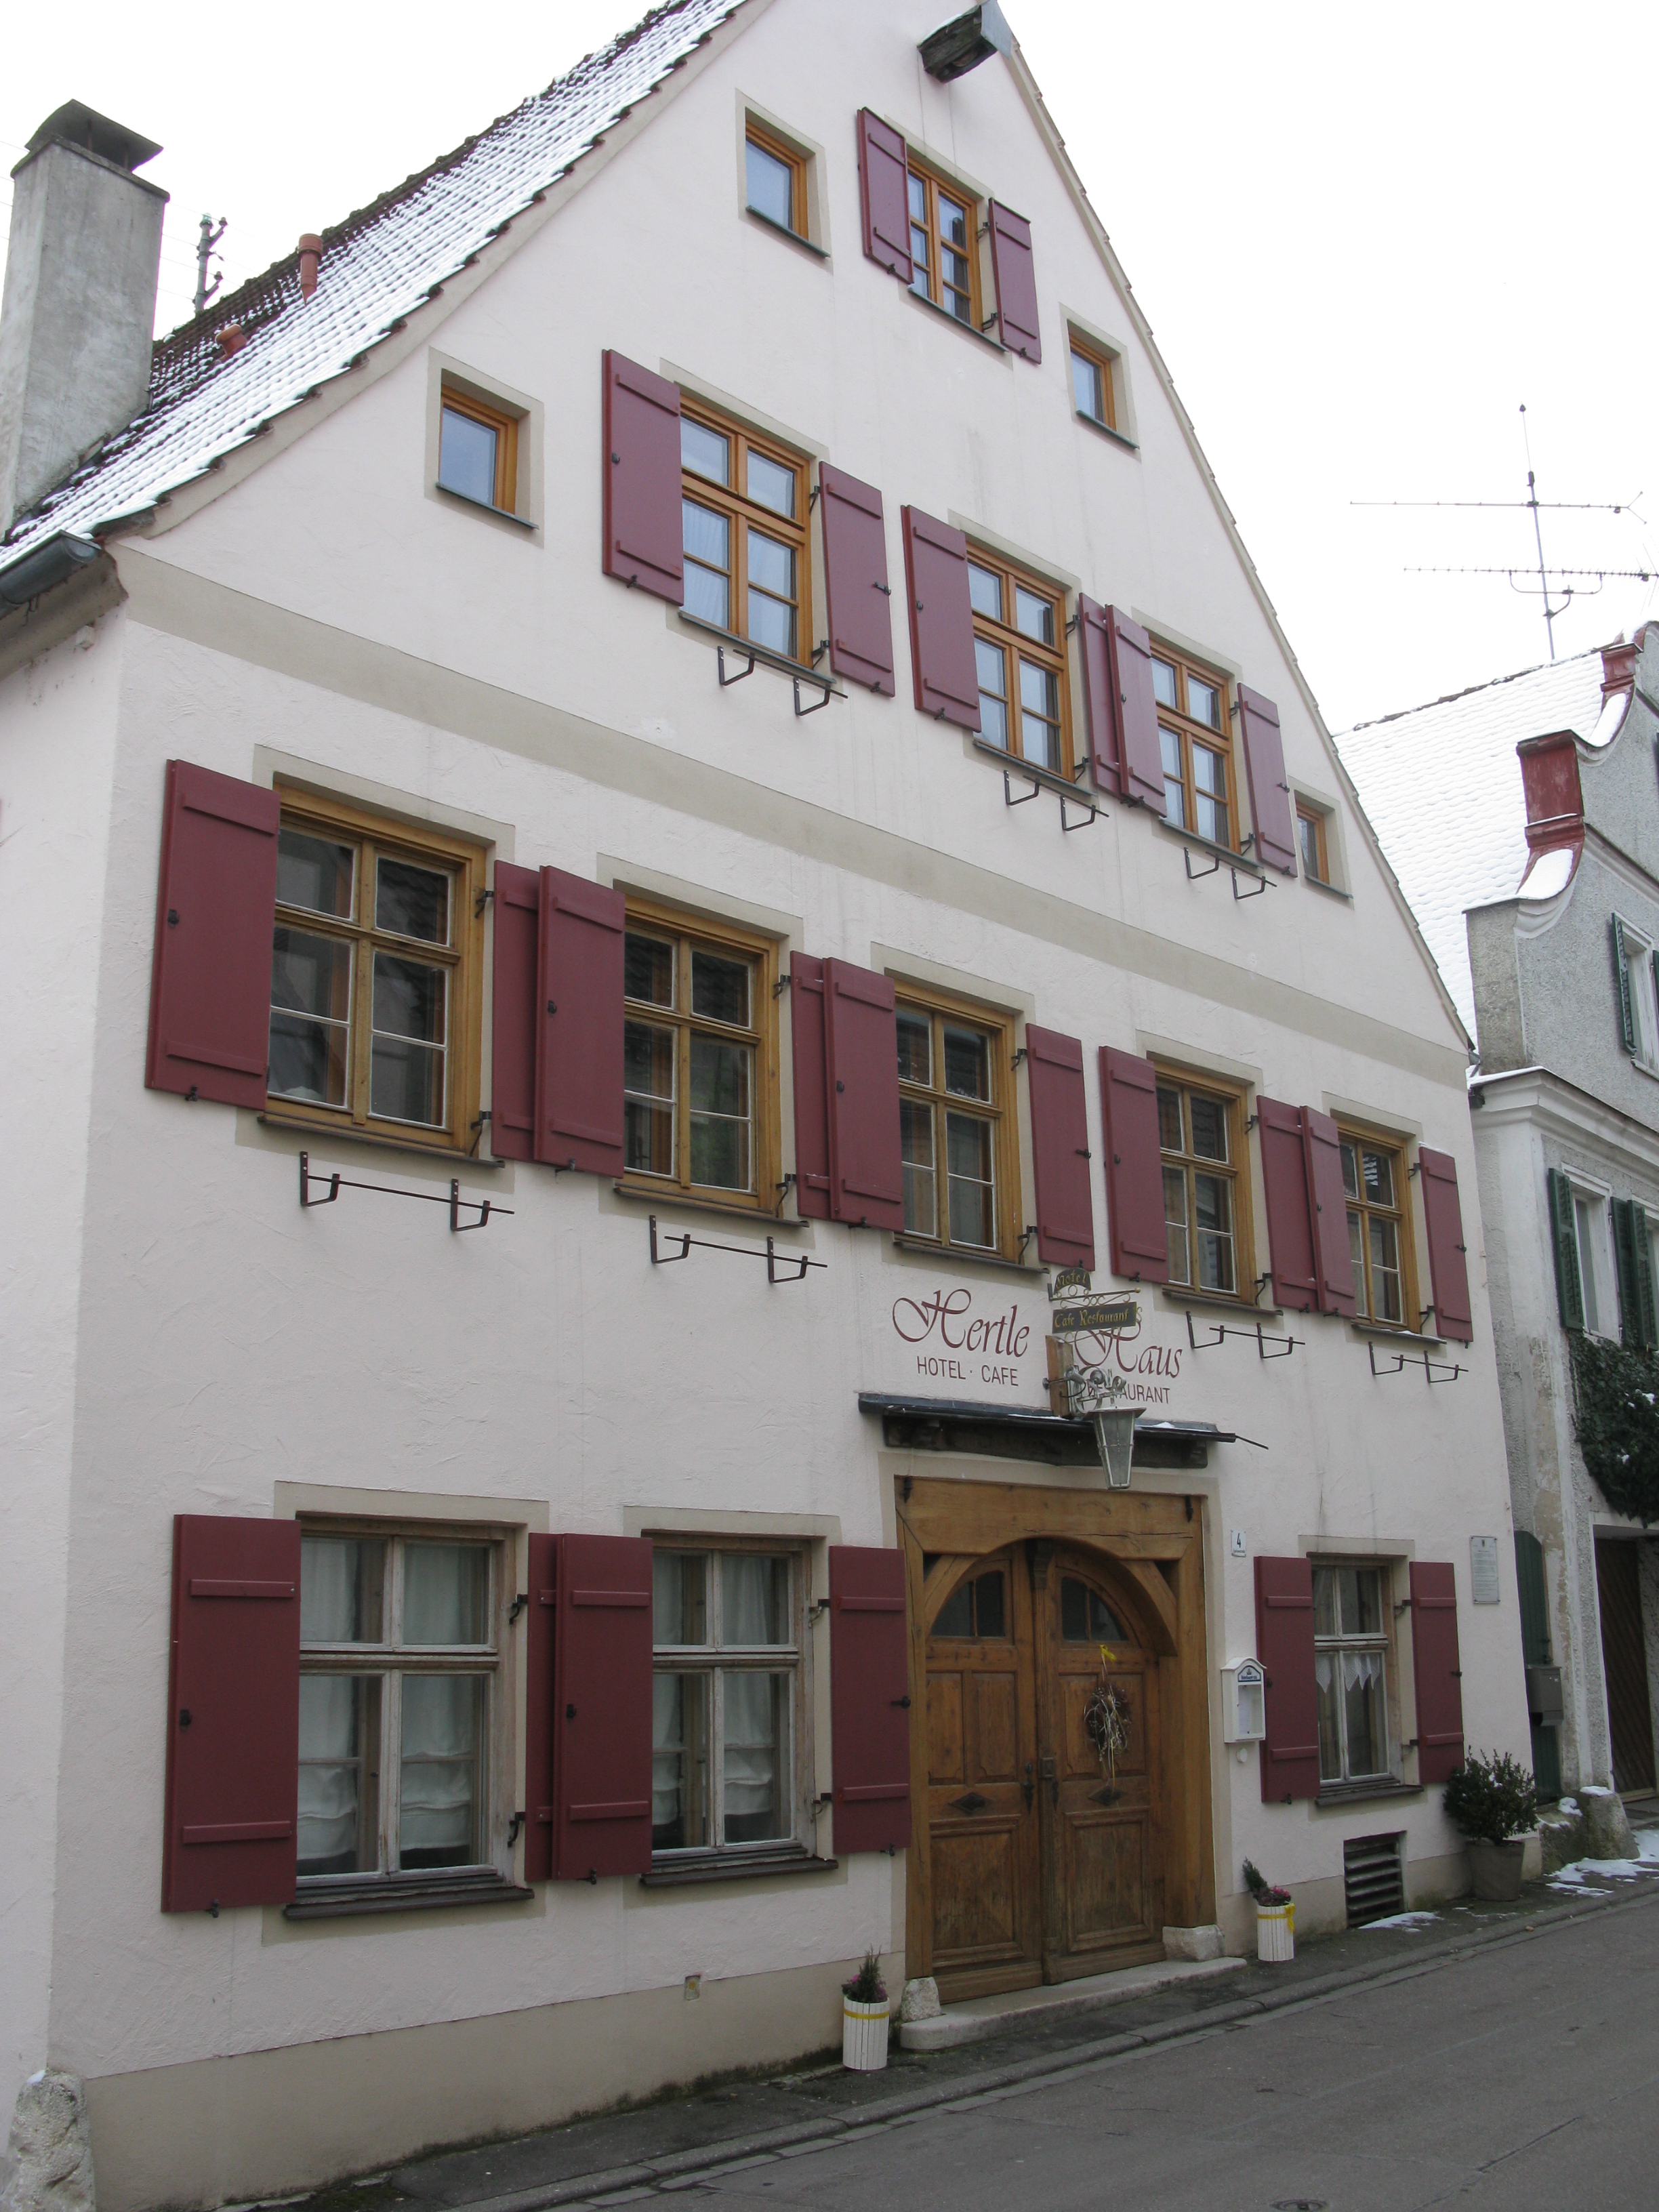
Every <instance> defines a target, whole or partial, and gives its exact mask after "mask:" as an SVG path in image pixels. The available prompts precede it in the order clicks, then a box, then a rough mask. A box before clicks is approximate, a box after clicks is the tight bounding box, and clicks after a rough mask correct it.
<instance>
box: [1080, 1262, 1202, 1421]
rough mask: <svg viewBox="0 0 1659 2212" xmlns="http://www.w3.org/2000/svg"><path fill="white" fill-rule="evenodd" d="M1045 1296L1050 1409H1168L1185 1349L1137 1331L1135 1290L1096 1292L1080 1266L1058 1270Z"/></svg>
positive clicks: (1093, 1410)
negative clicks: (1047, 1302) (1047, 1300)
mask: <svg viewBox="0 0 1659 2212" xmlns="http://www.w3.org/2000/svg"><path fill="white" fill-rule="evenodd" d="M1048 1297H1049V1310H1048V1344H1047V1350H1048V1402H1049V1404H1050V1405H1051V1406H1052V1407H1053V1408H1054V1412H1055V1413H1069V1414H1072V1415H1074V1416H1075V1415H1077V1414H1083V1413H1096V1412H1099V1411H1101V1410H1102V1409H1103V1408H1110V1407H1117V1406H1125V1405H1131V1406H1134V1407H1144V1408H1145V1409H1146V1411H1147V1412H1149V1413H1150V1412H1152V1411H1153V1410H1154V1409H1157V1408H1159V1407H1168V1406H1169V1404H1170V1394H1171V1386H1172V1385H1173V1384H1174V1383H1176V1380H1177V1378H1178V1377H1179V1376H1180V1373H1181V1355H1182V1352H1183V1351H1185V1349H1186V1346H1184V1345H1176V1344H1160V1343H1158V1342H1157V1341H1155V1340H1152V1339H1149V1338H1147V1337H1146V1336H1145V1335H1144V1334H1143V1333H1142V1321H1141V1312H1140V1300H1139V1297H1137V1296H1136V1294H1135V1293H1134V1292H1133V1291H1094V1290H1092V1289H1091V1285H1090V1280H1089V1273H1088V1270H1087V1269H1086V1268H1084V1267H1062V1268H1061V1269H1060V1272H1059V1273H1058V1274H1056V1276H1055V1277H1054V1282H1053V1284H1052V1285H1051V1286H1050V1288H1049V1291H1048Z"/></svg>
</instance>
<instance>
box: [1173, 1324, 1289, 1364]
mask: <svg viewBox="0 0 1659 2212" xmlns="http://www.w3.org/2000/svg"><path fill="white" fill-rule="evenodd" d="M1204 1325H1205V1327H1206V1328H1212V1329H1213V1330H1214V1331H1215V1334H1214V1335H1213V1336H1211V1337H1206V1339H1205V1340H1204V1342H1203V1343H1202V1344H1200V1342H1199V1340H1198V1335H1197V1332H1196V1331H1195V1330H1194V1328H1193V1317H1192V1316H1191V1314H1188V1316H1187V1341H1188V1344H1189V1345H1190V1346H1192V1348H1193V1350H1194V1352H1213V1351H1214V1350H1215V1348H1216V1346H1217V1345H1218V1344H1225V1342H1226V1341H1227V1339H1228V1338H1229V1337H1230V1336H1237V1337H1243V1339H1244V1340H1245V1341H1246V1342H1247V1343H1248V1342H1249V1340H1250V1339H1251V1338H1252V1337H1254V1338H1255V1348H1256V1354H1257V1357H1258V1358H1262V1359H1288V1358H1290V1356H1291V1353H1292V1352H1294V1351H1295V1350H1296V1347H1297V1345H1298V1344H1301V1343H1302V1342H1303V1341H1304V1340H1303V1339H1302V1338H1301V1337H1299V1336H1275V1335H1273V1334H1272V1333H1271V1331H1269V1330H1267V1329H1265V1328H1262V1326H1261V1322H1257V1323H1256V1325H1255V1328H1233V1327H1232V1326H1231V1323H1230V1322H1221V1321H1212V1322H1206V1323H1205V1324H1204Z"/></svg>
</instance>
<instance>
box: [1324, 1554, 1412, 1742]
mask: <svg viewBox="0 0 1659 2212" xmlns="http://www.w3.org/2000/svg"><path fill="white" fill-rule="evenodd" d="M1313 1598H1314V1678H1315V1680H1316V1683H1317V1685H1318V1689H1319V1778H1320V1780H1321V1781H1322V1782H1361V1781H1370V1780H1373V1779H1376V1778H1381V1777H1383V1776H1385V1775H1387V1774H1388V1772H1389V1692H1388V1668H1389V1622H1390V1620H1391V1618H1392V1616H1391V1614H1390V1613H1389V1612H1388V1611H1387V1610H1386V1606H1387V1591H1386V1587H1385V1584H1384V1582H1383V1570H1382V1569H1381V1568H1380V1567H1346V1566H1334V1565H1333V1566H1317V1565H1316V1567H1315V1568H1314V1571H1313Z"/></svg>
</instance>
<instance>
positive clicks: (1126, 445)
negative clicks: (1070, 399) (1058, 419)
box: [1072, 407, 1140, 453]
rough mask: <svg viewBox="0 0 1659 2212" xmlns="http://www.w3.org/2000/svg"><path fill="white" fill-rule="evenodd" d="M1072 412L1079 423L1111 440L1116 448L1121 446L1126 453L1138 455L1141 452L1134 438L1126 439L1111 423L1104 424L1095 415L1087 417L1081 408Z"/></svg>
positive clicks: (1076, 408)
mask: <svg viewBox="0 0 1659 2212" xmlns="http://www.w3.org/2000/svg"><path fill="white" fill-rule="evenodd" d="M1072 412H1073V414H1074V415H1075V416H1077V419H1078V421H1079V422H1082V423H1085V424H1086V425H1087V427H1088V428H1090V429H1091V430H1094V431H1097V432H1098V434H1099V435H1100V436H1101V437H1103V438H1109V439H1110V440H1111V441H1112V443H1113V444H1114V445H1115V446H1121V447H1122V448H1123V450H1124V452H1125V453H1139V451H1140V448H1139V446H1138V445H1136V443H1135V441H1134V440H1133V438H1126V437H1125V436H1124V435H1123V433H1122V431H1121V430H1115V429H1113V428H1112V426H1111V424H1110V423H1109V422H1101V421H1100V420H1099V419H1098V418H1097V416H1093V415H1085V413H1084V411H1083V410H1082V409H1081V408H1080V407H1074V408H1073V410H1072Z"/></svg>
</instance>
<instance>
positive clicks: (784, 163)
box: [743, 118, 806, 238]
mask: <svg viewBox="0 0 1659 2212" xmlns="http://www.w3.org/2000/svg"><path fill="white" fill-rule="evenodd" d="M743 166H744V182H745V185H746V186H747V188H748V193H749V210H750V214H751V215H758V216H764V217H765V219H766V221H767V222H775V223H776V224H777V226H778V228H779V229H780V230H787V231H789V232H791V233H792V234H793V235H794V236H795V237H796V238H805V236H806V164H805V161H803V160H802V159H801V157H800V155H799V154H797V153H796V152H794V150H793V149H792V148H790V147H787V146H786V145H785V144H784V143H783V142H782V140H781V139H780V138H775V137H773V136H772V134H771V132H770V131H763V129H762V128H761V126H760V125H759V124H757V123H756V122H755V121H754V120H753V119H752V118H751V119H750V123H749V125H748V128H747V130H746V131H744V143H743Z"/></svg>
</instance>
